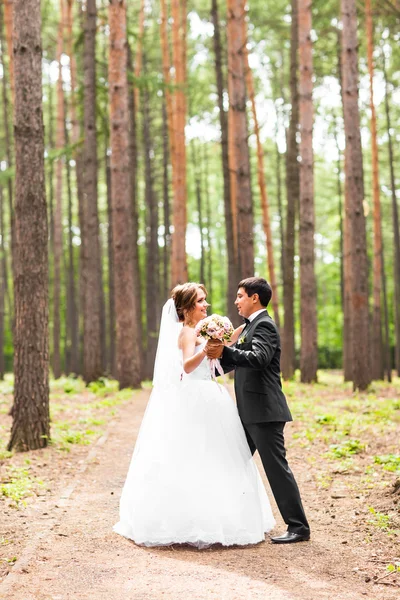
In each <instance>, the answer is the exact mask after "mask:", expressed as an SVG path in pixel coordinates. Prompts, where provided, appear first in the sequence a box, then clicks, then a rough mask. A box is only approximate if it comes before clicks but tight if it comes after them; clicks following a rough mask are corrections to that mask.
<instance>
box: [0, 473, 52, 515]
mask: <svg viewBox="0 0 400 600" xmlns="http://www.w3.org/2000/svg"><path fill="white" fill-rule="evenodd" d="M29 471H30V469H29V467H28V468H26V467H14V466H11V467H6V471H5V477H6V479H5V482H3V483H1V484H0V495H2V496H5V497H6V498H9V499H10V500H11V501H12V503H13V505H14V506H16V507H18V506H19V504H21V503H22V504H25V502H24V500H25V498H27V497H28V496H30V495H31V494H32V493H33V492H34V490H35V489H36V488H37V487H43V485H44V483H43V481H42V480H40V479H38V478H37V477H33V476H32V475H30V472H29Z"/></svg>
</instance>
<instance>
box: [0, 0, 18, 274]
mask: <svg viewBox="0 0 400 600" xmlns="http://www.w3.org/2000/svg"><path fill="white" fill-rule="evenodd" d="M7 6H8V7H9V8H8V10H9V11H10V14H9V15H8V17H7V18H8V25H7V26H6V32H7V31H8V36H9V37H10V40H12V2H11V1H10V0H7V2H6V3H5V12H6V8H7ZM10 6H11V8H10ZM1 9H2V6H0V17H1V18H0V42H1V63H2V65H3V77H2V92H3V120H4V138H5V145H6V148H5V150H6V152H5V154H6V160H7V167H8V168H9V169H10V168H11V167H12V165H13V151H12V138H11V135H10V113H11V114H12V108H11V111H10V108H9V104H10V103H9V100H8V93H7V71H6V68H5V60H4V57H5V45H4V40H3V22H2V21H3V19H2V17H3V14H2V11H1ZM10 18H11V22H10ZM4 20H5V19H4ZM10 27H11V30H10ZM7 42H8V52H10V50H11V51H12V42H11V44H10V41H9V39H7ZM13 64H14V63H13V58H12V56H11V57H10V58H9V70H10V78H11V69H12V68H13ZM12 77H13V78H14V74H13V75H12ZM12 85H14V84H12ZM12 98H13V102H14V91H13V90H12ZM7 194H8V207H9V212H10V230H11V231H10V233H11V236H10V237H11V270H12V271H13V269H14V266H13V265H14V263H13V260H14V259H13V256H14V245H15V233H14V229H15V227H14V200H13V181H12V179H11V177H10V178H9V179H8V182H7Z"/></svg>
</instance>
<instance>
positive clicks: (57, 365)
mask: <svg viewBox="0 0 400 600" xmlns="http://www.w3.org/2000/svg"><path fill="white" fill-rule="evenodd" d="M63 18H64V11H63V0H60V23H59V30H58V38H57V55H56V60H57V62H58V81H57V118H56V148H57V150H62V149H63V148H64V146H65V136H64V90H63V80H62V65H61V55H62V53H63V49H64V39H63V38H64V19H63ZM63 162H64V160H63V158H62V157H61V156H60V157H59V158H58V159H57V163H56V198H55V201H56V206H55V211H54V280H53V374H54V377H55V378H56V379H58V378H59V377H60V376H61V351H60V341H61V340H60V338H61V315H60V310H61V260H62V255H63V227H62V195H63Z"/></svg>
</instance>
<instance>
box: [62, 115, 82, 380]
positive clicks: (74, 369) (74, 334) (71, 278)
mask: <svg viewBox="0 0 400 600" xmlns="http://www.w3.org/2000/svg"><path fill="white" fill-rule="evenodd" d="M66 114H67V106H66V103H65V115H66ZM64 135H65V143H66V145H67V146H69V133H68V127H67V119H65V124H64ZM66 171H67V191H68V261H67V265H66V278H67V327H66V336H65V337H66V343H65V370H66V372H67V373H74V374H77V373H78V358H79V346H78V311H77V305H76V286H75V268H74V245H73V237H74V233H73V220H72V186H71V167H70V160H69V155H68V156H67V161H66Z"/></svg>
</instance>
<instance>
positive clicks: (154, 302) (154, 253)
mask: <svg viewBox="0 0 400 600" xmlns="http://www.w3.org/2000/svg"><path fill="white" fill-rule="evenodd" d="M144 74H145V75H146V71H144ZM142 113H143V119H142V123H143V150H144V152H143V154H144V169H145V205H146V320H147V327H146V334H147V352H146V373H145V375H146V378H147V379H151V377H152V374H153V368H154V361H155V358H156V349H157V333H158V324H159V307H158V305H159V289H160V277H159V259H158V207H157V198H156V195H155V191H154V175H153V173H154V164H153V161H152V156H153V155H154V148H153V142H152V136H151V120H150V94H149V91H148V89H147V86H146V87H145V88H144V90H143V94H142Z"/></svg>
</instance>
